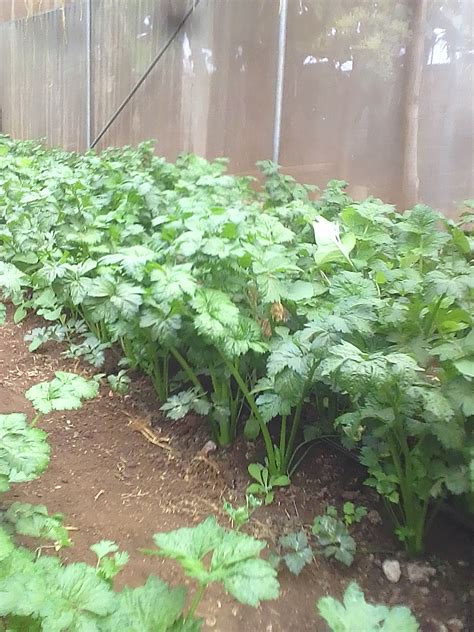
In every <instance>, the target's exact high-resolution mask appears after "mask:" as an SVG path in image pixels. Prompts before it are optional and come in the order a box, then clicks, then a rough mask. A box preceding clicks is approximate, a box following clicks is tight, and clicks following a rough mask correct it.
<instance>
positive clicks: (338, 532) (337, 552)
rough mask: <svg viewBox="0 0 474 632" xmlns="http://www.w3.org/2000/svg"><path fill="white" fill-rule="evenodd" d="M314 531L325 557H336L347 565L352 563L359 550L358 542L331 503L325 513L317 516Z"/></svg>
mask: <svg viewBox="0 0 474 632" xmlns="http://www.w3.org/2000/svg"><path fill="white" fill-rule="evenodd" d="M312 533H313V535H314V536H316V540H317V542H318V544H319V546H320V547H321V548H322V552H323V554H324V556H325V557H334V558H335V559H336V560H338V561H339V562H342V563H343V564H345V565H346V566H350V565H351V564H352V562H353V561H354V555H355V553H356V550H357V546H356V542H355V540H354V538H353V537H352V536H351V535H350V534H349V531H348V529H347V526H346V524H345V523H344V521H343V520H340V519H339V517H338V513H337V509H336V508H335V507H333V506H331V505H329V506H328V507H327V508H326V513H325V514H324V515H322V516H316V517H315V519H314V522H313V527H312Z"/></svg>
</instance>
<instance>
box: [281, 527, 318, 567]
mask: <svg viewBox="0 0 474 632" xmlns="http://www.w3.org/2000/svg"><path fill="white" fill-rule="evenodd" d="M278 544H279V545H280V547H282V549H284V550H286V552H285V553H284V554H283V558H282V559H283V561H284V562H285V564H286V566H287V568H288V570H289V571H290V572H291V573H293V575H299V574H300V573H301V571H302V570H303V568H304V567H305V566H306V565H307V564H311V562H312V561H313V551H312V550H311V547H310V546H309V542H308V538H307V536H306V534H305V533H304V532H303V531H300V532H297V533H289V534H288V535H284V536H281V538H280V539H279V540H278Z"/></svg>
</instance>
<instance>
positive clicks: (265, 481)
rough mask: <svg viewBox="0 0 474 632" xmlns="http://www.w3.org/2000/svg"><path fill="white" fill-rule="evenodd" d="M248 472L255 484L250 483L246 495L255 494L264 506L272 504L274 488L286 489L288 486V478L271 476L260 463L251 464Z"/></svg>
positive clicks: (282, 475)
mask: <svg viewBox="0 0 474 632" xmlns="http://www.w3.org/2000/svg"><path fill="white" fill-rule="evenodd" d="M248 472H249V474H250V476H251V477H252V478H253V479H254V480H255V481H257V482H256V483H251V484H250V485H249V486H248V487H247V494H257V495H258V496H263V497H264V500H265V504H266V505H271V503H272V502H273V499H274V497H275V492H274V491H273V488H274V487H286V486H287V485H289V484H290V479H289V478H288V476H286V475H284V474H281V475H276V476H275V475H271V474H270V472H269V471H268V468H266V467H264V466H263V465H261V464H260V463H251V464H250V465H249V466H248Z"/></svg>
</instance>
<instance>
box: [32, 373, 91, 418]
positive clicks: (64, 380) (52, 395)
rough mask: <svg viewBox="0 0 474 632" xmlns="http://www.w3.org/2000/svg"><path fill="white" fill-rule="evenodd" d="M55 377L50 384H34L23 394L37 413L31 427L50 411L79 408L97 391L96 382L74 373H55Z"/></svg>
mask: <svg viewBox="0 0 474 632" xmlns="http://www.w3.org/2000/svg"><path fill="white" fill-rule="evenodd" d="M55 376H56V377H55V378H54V379H53V380H51V381H50V382H41V383H39V384H35V385H34V386H32V387H31V388H30V389H28V390H27V391H26V393H25V397H27V399H29V400H30V401H31V403H32V404H33V407H34V408H35V410H36V412H37V414H36V416H35V418H34V419H33V421H32V422H31V426H35V425H36V424H37V423H38V421H39V420H40V418H41V416H42V415H47V414H48V413H50V412H52V411H55V410H56V411H57V410H75V409H78V408H81V406H82V403H83V400H85V399H92V398H93V397H95V396H96V395H97V391H98V390H99V385H98V383H97V381H95V380H86V379H85V378H83V377H81V376H80V375H75V374H74V373H66V372H64V371H56V372H55Z"/></svg>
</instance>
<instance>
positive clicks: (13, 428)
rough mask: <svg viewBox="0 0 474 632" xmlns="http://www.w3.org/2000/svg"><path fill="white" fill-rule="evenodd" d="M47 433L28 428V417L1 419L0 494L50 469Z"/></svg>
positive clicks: (11, 415) (17, 414) (16, 416)
mask: <svg viewBox="0 0 474 632" xmlns="http://www.w3.org/2000/svg"><path fill="white" fill-rule="evenodd" d="M49 452H50V450H49V446H48V443H47V441H46V433H45V432H43V431H42V430H39V429H38V428H31V427H30V426H28V423H27V418H26V415H23V414H21V413H11V414H9V415H0V492H5V491H7V490H8V489H9V487H10V485H11V483H24V482H26V481H32V480H34V479H35V478H37V477H38V476H39V475H40V474H41V473H42V472H44V470H45V469H46V467H47V466H48V463H49Z"/></svg>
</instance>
